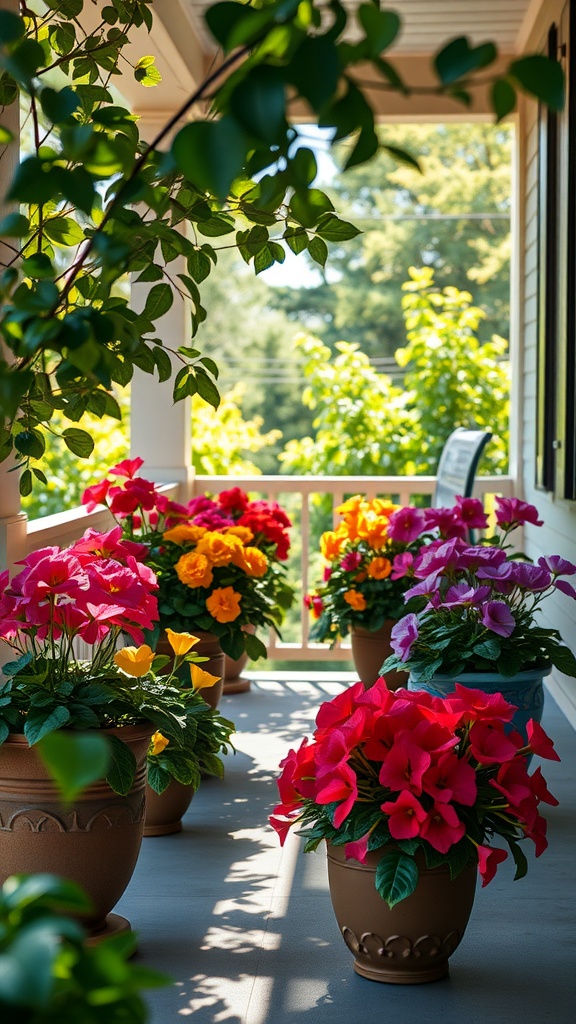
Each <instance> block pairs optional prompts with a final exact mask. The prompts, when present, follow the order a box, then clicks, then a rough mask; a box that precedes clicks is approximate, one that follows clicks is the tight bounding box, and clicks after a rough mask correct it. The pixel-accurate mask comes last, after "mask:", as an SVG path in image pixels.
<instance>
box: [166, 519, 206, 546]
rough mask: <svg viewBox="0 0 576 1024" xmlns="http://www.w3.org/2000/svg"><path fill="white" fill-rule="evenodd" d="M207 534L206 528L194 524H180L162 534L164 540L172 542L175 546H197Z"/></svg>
mask: <svg viewBox="0 0 576 1024" xmlns="http://www.w3.org/2000/svg"><path fill="white" fill-rule="evenodd" d="M205 533H206V527H205V526H194V524H193V523H180V524H179V525H178V526H173V527H172V529H171V530H166V531H165V532H164V533H163V534H162V539H163V540H171V541H172V543H173V544H189V543H190V542H191V543H192V544H195V543H196V541H198V540H200V537H202V536H203V535H204V534H205Z"/></svg>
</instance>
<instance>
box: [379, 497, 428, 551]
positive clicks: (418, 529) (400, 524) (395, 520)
mask: <svg viewBox="0 0 576 1024" xmlns="http://www.w3.org/2000/svg"><path fill="white" fill-rule="evenodd" d="M425 522H426V517H425V515H424V511H423V510H422V509H419V508H413V507H412V506H411V505H407V506H406V507H405V508H399V509H396V511H395V512H393V513H392V515H391V516H390V519H389V520H388V536H389V538H390V539H391V540H395V541H399V542H400V543H401V544H410V543H411V542H412V541H413V540H416V538H417V537H419V536H420V534H421V533H422V532H423V530H424V525H425Z"/></svg>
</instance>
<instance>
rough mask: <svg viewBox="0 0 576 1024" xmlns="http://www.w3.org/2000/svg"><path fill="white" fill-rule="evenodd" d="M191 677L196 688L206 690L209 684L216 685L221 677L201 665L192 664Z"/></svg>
mask: <svg viewBox="0 0 576 1024" xmlns="http://www.w3.org/2000/svg"><path fill="white" fill-rule="evenodd" d="M190 678H191V680H192V686H193V687H194V689H195V690H205V689H207V688H208V687H209V686H215V685H216V683H217V682H218V681H219V680H220V678H221V677H220V676H213V675H212V673H211V672H207V671H206V669H205V668H200V665H190Z"/></svg>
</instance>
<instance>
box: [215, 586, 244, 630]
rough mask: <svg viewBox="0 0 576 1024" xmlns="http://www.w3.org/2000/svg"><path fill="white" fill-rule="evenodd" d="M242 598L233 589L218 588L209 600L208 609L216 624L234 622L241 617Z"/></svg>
mask: <svg viewBox="0 0 576 1024" xmlns="http://www.w3.org/2000/svg"><path fill="white" fill-rule="evenodd" d="M241 597H242V595H241V594H238V593H237V592H236V591H235V590H233V589H232V587H217V589H216V590H215V591H214V593H213V594H210V597H209V598H207V600H206V607H207V609H208V611H209V612H210V615H211V616H212V618H214V619H216V622H234V619H237V618H238V616H239V615H240V600H241Z"/></svg>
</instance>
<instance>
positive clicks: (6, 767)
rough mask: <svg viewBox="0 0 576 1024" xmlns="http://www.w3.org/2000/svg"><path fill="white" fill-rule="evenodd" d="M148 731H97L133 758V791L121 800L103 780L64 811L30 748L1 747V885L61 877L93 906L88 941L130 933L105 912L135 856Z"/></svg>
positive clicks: (15, 739)
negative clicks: (21, 878) (16, 878)
mask: <svg viewBox="0 0 576 1024" xmlns="http://www.w3.org/2000/svg"><path fill="white" fill-rule="evenodd" d="M153 729H154V727H153V725H152V724H151V723H150V722H144V723H142V724H140V725H128V726H124V727H123V728H118V729H106V730H103V732H104V733H108V734H113V735H116V736H118V737H119V738H120V739H122V740H123V742H124V743H126V745H127V746H128V747H130V749H131V750H132V752H133V753H134V755H135V757H136V763H137V770H136V775H135V779H134V784H133V786H132V789H131V790H130V792H129V793H127V795H126V796H120V795H119V794H118V793H114V792H113V791H112V790H111V789H110V786H109V785H108V783H107V782H106V781H105V780H104V779H102V780H100V781H99V782H94V783H92V785H90V786H88V788H87V789H86V790H84V792H83V793H82V795H81V796H80V797H77V798H76V800H75V801H74V803H73V804H72V805H70V806H64V805H63V804H62V802H61V798H60V795H59V793H58V790H57V788H56V786H55V784H54V783H53V781H52V779H51V778H50V777H49V775H48V772H47V771H46V768H45V767H44V764H43V763H42V761H41V760H40V757H39V756H38V753H37V751H36V748H35V747H29V746H28V741H27V739H26V737H25V736H23V735H20V734H13V735H11V736H9V737H8V739H7V740H6V741H5V742H4V743H3V744H2V745H1V746H0V884H2V883H3V882H4V881H5V880H6V878H8V876H9V875H14V874H21V873H22V874H37V873H41V874H42V873H44V872H48V873H52V874H55V875H62V876H63V877H64V878H68V879H71V880H72V881H74V882H78V883H79V884H80V885H81V886H82V887H83V888H84V889H85V890H86V892H87V893H88V895H89V897H90V899H91V900H92V903H93V911H92V913H90V914H86V915H84V916H83V917H82V923H83V924H84V925H85V927H86V928H87V930H88V932H89V933H90V935H91V936H92V937H93V938H100V937H104V936H105V935H109V934H111V933H114V932H120V931H127V930H128V929H129V928H130V923H129V922H128V921H127V920H126V919H125V918H123V917H120V916H119V915H117V914H111V913H110V911H111V910H112V908H113V907H114V906H115V905H116V903H117V902H118V900H119V899H120V897H121V896H122V894H123V892H124V890H125V889H126V886H127V885H128V882H129V881H130V878H131V877H132V873H133V871H134V868H135V866H136V861H137V859H138V854H139V852H140V845H141V842H142V830H143V827H144V803H145V789H144V787H145V783H146V753H147V750H148V746H149V744H150V737H151V735H152V732H153Z"/></svg>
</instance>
